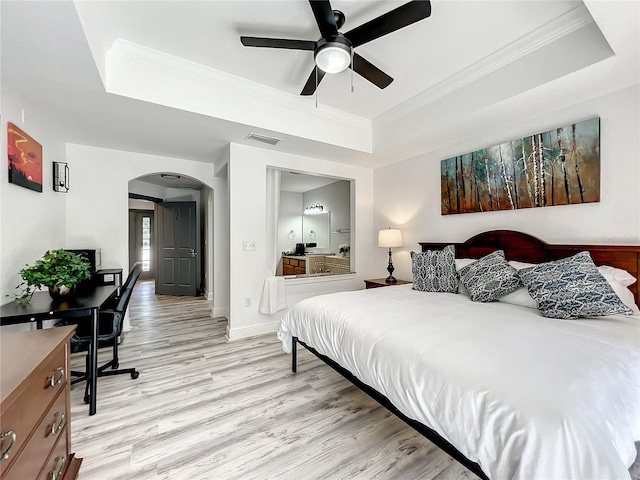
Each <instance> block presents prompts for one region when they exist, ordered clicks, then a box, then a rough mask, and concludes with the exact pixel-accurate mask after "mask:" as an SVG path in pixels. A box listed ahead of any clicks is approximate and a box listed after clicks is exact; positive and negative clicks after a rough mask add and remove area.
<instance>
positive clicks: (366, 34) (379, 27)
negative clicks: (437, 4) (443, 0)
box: [344, 0, 431, 47]
mask: <svg viewBox="0 0 640 480" xmlns="http://www.w3.org/2000/svg"><path fill="white" fill-rule="evenodd" d="M429 15H431V2H430V1H429V0H414V1H412V2H409V3H405V4H404V5H402V6H400V7H398V8H396V9H394V10H391V11H390V12H388V13H385V14H384V15H380V16H379V17H378V18H374V19H373V20H371V21H369V22H367V23H363V24H362V25H360V26H359V27H356V28H354V29H353V30H351V31H350V32H347V33H345V34H344V36H345V37H347V38H348V39H349V40H350V41H351V43H352V44H353V46H354V47H357V46H358V45H362V44H364V43H367V42H370V41H371V40H375V39H376V38H380V37H382V36H383V35H387V34H388V33H391V32H395V31H396V30H400V29H401V28H403V27H406V26H407V25H411V24H412V23H416V22H418V21H420V20H422V19H425V18H427V17H428V16H429Z"/></svg>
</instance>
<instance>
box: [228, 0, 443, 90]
mask: <svg viewBox="0 0 640 480" xmlns="http://www.w3.org/2000/svg"><path fill="white" fill-rule="evenodd" d="M309 4H310V5H311V10H313V15H314V16H315V18H316V23H317V24H318V28H319V29H320V34H321V35H322V37H320V39H319V40H318V41H317V42H314V41H313V40H290V39H286V38H264V37H245V36H241V37H240V41H241V42H242V44H243V45H244V46H245V47H267V48H285V49H290V50H309V51H313V58H314V60H315V63H316V65H315V67H314V68H313V70H312V71H311V75H309V79H308V80H307V83H306V84H305V86H304V88H303V89H302V92H301V93H300V95H313V93H314V92H315V91H316V88H317V86H318V84H320V81H321V80H322V78H323V77H324V75H325V73H338V72H342V71H343V70H345V69H346V68H347V67H351V68H352V69H353V71H354V72H356V73H358V74H359V75H361V76H362V77H364V78H365V79H367V80H368V81H370V82H371V83H373V84H374V85H376V86H377V87H379V88H385V87H387V86H389V84H390V83H391V82H393V78H391V77H390V76H389V75H387V74H386V73H384V72H383V71H382V70H380V69H379V68H378V67H376V66H375V65H372V64H371V63H370V62H368V61H367V60H365V59H364V58H362V57H361V56H360V55H358V54H357V53H356V52H354V51H353V49H354V48H356V47H359V46H360V45H363V44H365V43H367V42H370V41H371V40H375V39H376V38H380V37H382V36H383V35H387V34H389V33H391V32H395V31H396V30H400V29H401V28H404V27H406V26H408V25H411V24H412V23H415V22H418V21H420V20H422V19H425V18H427V17H428V16H429V15H431V2H430V1H429V0H414V1H411V2H409V3H406V4H404V5H402V6H400V7H398V8H396V9H394V10H391V11H390V12H387V13H385V14H384V15H381V16H379V17H378V18H375V19H373V20H371V21H369V22H367V23H364V24H362V25H360V26H359V27H356V28H354V29H353V30H350V31H348V32H347V33H341V32H339V31H338V30H339V29H340V28H342V26H343V25H344V21H345V16H344V13H342V12H341V11H340V10H332V8H331V3H330V2H329V0H309Z"/></svg>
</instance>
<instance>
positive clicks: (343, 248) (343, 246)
mask: <svg viewBox="0 0 640 480" xmlns="http://www.w3.org/2000/svg"><path fill="white" fill-rule="evenodd" d="M338 249H339V250H340V253H341V254H342V256H343V257H346V256H347V255H349V251H350V250H351V247H349V244H348V243H341V244H340V246H339V247H338Z"/></svg>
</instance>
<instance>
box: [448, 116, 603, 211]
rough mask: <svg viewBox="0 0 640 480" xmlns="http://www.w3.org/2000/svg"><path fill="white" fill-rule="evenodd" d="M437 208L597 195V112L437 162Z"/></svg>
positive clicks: (501, 206) (544, 203)
mask: <svg viewBox="0 0 640 480" xmlns="http://www.w3.org/2000/svg"><path fill="white" fill-rule="evenodd" d="M440 169H441V195H442V203H441V213H442V215H450V214H454V213H471V212H486V211H493V210H515V209H517V208H531V207H548V206H553V205H571V204H576V203H590V202H599V201H600V118H592V119H590V120H585V121H583V122H579V123H574V124H573V125H569V126H566V127H558V128H555V129H553V130H549V131H548V132H543V133H536V134H534V135H529V136H526V137H524V138H520V139H517V140H512V141H510V142H505V143H501V144H500V145H495V146H493V147H488V148H485V149H482V150H477V151H475V152H471V153H466V154H464V155H459V156H457V157H453V158H448V159H446V160H443V161H442V162H441V166H440Z"/></svg>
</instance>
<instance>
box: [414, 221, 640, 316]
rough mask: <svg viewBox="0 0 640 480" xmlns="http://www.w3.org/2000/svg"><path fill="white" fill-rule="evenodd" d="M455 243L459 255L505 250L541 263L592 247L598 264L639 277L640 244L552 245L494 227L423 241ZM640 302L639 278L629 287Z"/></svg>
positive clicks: (425, 245)
mask: <svg viewBox="0 0 640 480" xmlns="http://www.w3.org/2000/svg"><path fill="white" fill-rule="evenodd" d="M447 245H455V248H456V258H480V257H483V256H485V255H487V254H489V253H491V252H493V251H494V250H504V253H505V256H506V257H507V260H515V261H518V262H528V263H541V262H548V261H550V260H556V259H559V258H565V257H570V256H571V255H574V254H576V253H578V252H582V251H585V250H587V251H589V252H590V253H591V258H593V261H594V262H595V263H596V265H611V266H612V267H616V268H622V269H624V270H626V271H627V272H629V273H630V274H631V275H633V276H634V277H636V278H638V274H639V272H640V245H621V246H616V245H551V244H549V243H546V242H543V241H542V240H540V239H539V238H536V237H532V236H531V235H527V234H526V233H521V232H514V231H512V230H493V231H490V232H484V233H480V234H478V235H476V236H474V237H471V238H470V239H469V240H467V241H466V242H463V243H430V242H420V246H421V247H422V251H423V252H426V251H427V250H440V249H442V248H444V247H446V246H447ZM629 290H631V291H632V292H633V295H634V296H635V299H636V304H638V306H640V299H639V297H638V282H636V283H634V284H633V285H631V286H630V287H629Z"/></svg>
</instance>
